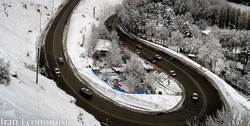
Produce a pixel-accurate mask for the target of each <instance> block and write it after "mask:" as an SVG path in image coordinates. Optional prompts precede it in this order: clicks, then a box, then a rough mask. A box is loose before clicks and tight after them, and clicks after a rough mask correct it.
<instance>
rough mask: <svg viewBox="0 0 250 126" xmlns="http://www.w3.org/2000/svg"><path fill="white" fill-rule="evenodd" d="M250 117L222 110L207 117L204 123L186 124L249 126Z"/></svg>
mask: <svg viewBox="0 0 250 126" xmlns="http://www.w3.org/2000/svg"><path fill="white" fill-rule="evenodd" d="M249 120H250V116H249V115H248V114H246V113H243V114H240V113H239V112H237V111H236V110H235V109H230V108H228V109H226V108H222V109H221V110H218V111H217V113H216V116H209V117H207V119H206V120H205V122H204V123H200V122H199V121H197V120H195V121H193V122H187V125H188V126H249V125H250V122H249Z"/></svg>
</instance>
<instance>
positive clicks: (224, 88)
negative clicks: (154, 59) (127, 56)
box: [119, 26, 250, 113]
mask: <svg viewBox="0 0 250 126" xmlns="http://www.w3.org/2000/svg"><path fill="white" fill-rule="evenodd" d="M119 28H120V29H121V30H122V31H123V32H124V33H125V34H127V35H129V36H130V37H133V38H136V39H138V40H139V41H141V42H144V43H145V44H148V45H150V46H153V47H155V48H157V49H159V50H162V51H164V52H166V53H169V54H174V55H176V56H177V58H178V59H179V60H181V61H183V62H184V63H187V64H189V65H191V66H193V67H194V69H195V70H197V71H198V72H200V73H202V74H205V75H206V76H207V77H208V79H209V80H211V81H213V83H212V84H214V87H215V88H216V89H218V90H219V91H220V92H221V94H222V97H223V98H224V99H225V100H226V101H224V102H225V104H228V105H229V106H230V107H232V108H235V109H236V110H238V111H239V112H241V113H245V112H250V101H249V100H248V99H247V98H245V97H243V96H242V95H240V94H239V93H238V92H237V91H236V90H235V89H233V87H231V86H230V85H229V84H227V83H226V82H225V81H224V80H222V79H221V78H220V77H218V76H217V75H215V74H214V73H213V72H211V71H210V70H208V69H206V68H204V67H201V65H199V64H198V63H196V62H194V61H193V60H191V59H189V58H188V57H186V56H184V55H182V54H180V53H177V52H175V51H173V50H171V49H168V48H166V47H163V46H161V45H158V44H155V43H152V42H149V41H146V40H143V39H141V38H138V37H136V36H135V35H132V34H128V33H127V32H126V31H124V30H123V29H122V28H121V26H119Z"/></svg>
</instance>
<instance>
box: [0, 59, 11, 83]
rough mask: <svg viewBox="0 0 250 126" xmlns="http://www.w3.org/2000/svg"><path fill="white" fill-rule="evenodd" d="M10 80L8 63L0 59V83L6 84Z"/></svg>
mask: <svg viewBox="0 0 250 126" xmlns="http://www.w3.org/2000/svg"><path fill="white" fill-rule="evenodd" d="M9 82H10V75H9V63H6V62H4V60H3V59H2V58H1V59H0V84H4V85H6V86H7V85H8V84H9Z"/></svg>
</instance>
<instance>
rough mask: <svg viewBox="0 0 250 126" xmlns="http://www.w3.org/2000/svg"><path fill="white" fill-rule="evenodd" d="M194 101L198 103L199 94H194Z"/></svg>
mask: <svg viewBox="0 0 250 126" xmlns="http://www.w3.org/2000/svg"><path fill="white" fill-rule="evenodd" d="M192 100H193V101H195V102H197V101H198V94H197V93H196V92H194V93H193V94H192Z"/></svg>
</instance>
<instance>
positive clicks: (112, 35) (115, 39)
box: [110, 30, 120, 41]
mask: <svg viewBox="0 0 250 126" xmlns="http://www.w3.org/2000/svg"><path fill="white" fill-rule="evenodd" d="M119 38H120V37H119V36H118V34H117V32H116V31H115V30H113V31H112V32H111V34H110V39H111V40H112V41H118V40H119Z"/></svg>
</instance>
